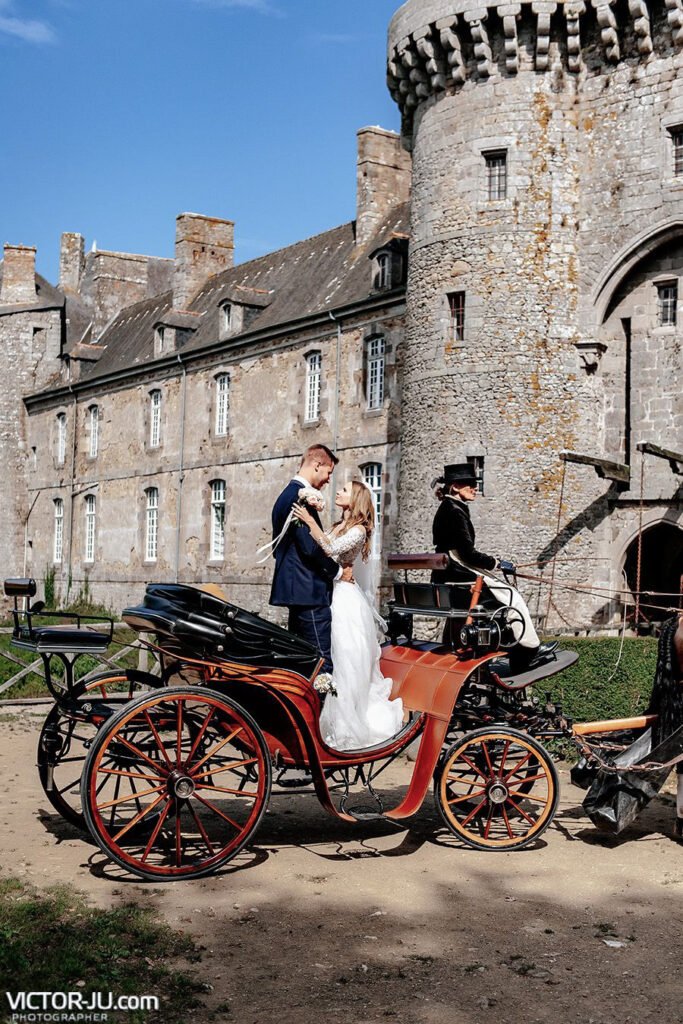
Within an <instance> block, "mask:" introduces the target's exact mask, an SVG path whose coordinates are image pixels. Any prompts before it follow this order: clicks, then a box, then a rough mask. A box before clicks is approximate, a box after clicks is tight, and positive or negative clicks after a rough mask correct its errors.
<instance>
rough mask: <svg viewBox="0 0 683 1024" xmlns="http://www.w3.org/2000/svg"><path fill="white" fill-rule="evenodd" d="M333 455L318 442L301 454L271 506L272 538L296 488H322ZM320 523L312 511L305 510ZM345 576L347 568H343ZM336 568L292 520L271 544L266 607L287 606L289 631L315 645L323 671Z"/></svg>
mask: <svg viewBox="0 0 683 1024" xmlns="http://www.w3.org/2000/svg"><path fill="white" fill-rule="evenodd" d="M338 462H339V459H338V458H337V456H336V455H335V454H334V453H333V452H331V451H330V449H329V448H326V447H325V445H324V444H314V445H311V447H310V448H307V449H306V451H305V452H304V455H303V458H302V461H301V466H300V467H299V472H298V473H297V475H296V476H295V477H294V478H293V479H292V480H291V482H290V483H288V484H287V486H286V487H285V489H284V491H283V492H282V494H281V495H280V497H279V498H278V499H277V501H276V502H275V505H274V506H273V539H275V538H276V537H279V535H280V533H281V532H282V530H283V528H284V525H285V521H286V519H287V516H288V515H289V513H290V511H291V508H292V505H294V503H295V502H296V501H297V499H298V497H299V491H300V490H301V488H302V487H313V488H315V490H322V488H323V487H325V486H326V484H327V483H328V482H329V480H330V477H331V476H332V473H333V471H334V467H335V466H336V465H337V463H338ZM309 511H310V512H311V514H312V515H313V517H314V518H315V519H316V521H317V523H318V525H320V518H319V516H318V513H317V512H316V510H315V509H313V508H311V509H309ZM348 573H349V575H351V574H352V573H351V570H348ZM342 575H343V574H342V572H341V569H340V568H339V566H338V565H337V563H336V562H335V561H333V560H332V559H331V558H328V557H327V555H326V554H325V553H324V552H323V550H322V548H320V547H319V546H318V544H317V543H316V542H315V541H314V540H313V537H312V536H311V533H310V530H307V529H303V528H302V527H301V526H300V525H299V524H298V523H297V522H293V523H292V524H291V525H290V527H289V529H288V530H287V533H286V534H285V536H284V537H283V538H282V540H281V541H280V543H279V544H278V545H277V547H276V548H275V574H274V576H273V586H272V589H271V592H270V603H271V604H272V605H276V606H280V607H285V608H288V609H289V630H290V632H291V633H294V634H295V635H296V636H300V637H301V638H302V639H303V640H307V641H308V642H309V643H310V644H312V645H313V646H314V647H317V648H318V650H319V651H320V653H321V654H322V656H323V658H324V661H325V663H324V665H323V672H331V671H332V657H331V635H330V630H331V624H332V613H331V610H330V602H331V600H332V583H333V582H334V580H335V579H336V578H337V577H338V576H339V577H340V578H341V577H342Z"/></svg>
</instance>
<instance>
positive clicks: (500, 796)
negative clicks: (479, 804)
mask: <svg viewBox="0 0 683 1024" xmlns="http://www.w3.org/2000/svg"><path fill="white" fill-rule="evenodd" d="M507 798H508V791H507V786H504V785H503V783H502V782H494V783H493V785H492V786H491V788H490V789H489V800H490V801H491V803H492V804H504V803H505V801H506V800H507Z"/></svg>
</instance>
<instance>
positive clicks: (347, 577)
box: [340, 565, 356, 583]
mask: <svg viewBox="0 0 683 1024" xmlns="http://www.w3.org/2000/svg"><path fill="white" fill-rule="evenodd" d="M340 580H341V582H342V583H355V582H356V581H355V580H354V578H353V566H351V565H347V566H346V568H345V569H344V570H343V572H342V574H341V576H340Z"/></svg>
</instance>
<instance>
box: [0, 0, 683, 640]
mask: <svg viewBox="0 0 683 1024" xmlns="http://www.w3.org/2000/svg"><path fill="white" fill-rule="evenodd" d="M682 47H683V0H666V2H662V0H657V2H655V0H653V2H652V3H650V4H646V3H645V2H644V0H628V2H626V0H624V2H620V3H614V4H610V3H608V2H603V0H593V2H592V3H585V2H583V0H572V2H567V3H564V4H563V3H555V2H551V0H533V2H531V3H500V4H498V3H489V4H480V5H479V6H476V5H472V2H471V0H409V2H408V3H406V4H404V5H403V6H402V7H401V8H400V9H399V11H398V12H397V14H396V15H395V17H394V19H393V21H392V23H391V26H390V29H389V50H388V84H389V88H390V91H391V93H392V95H393V96H394V98H395V100H396V102H397V103H398V105H399V107H400V110H401V115H402V136H401V139H400V140H399V138H398V137H397V136H396V135H394V134H393V133H391V132H386V131H384V130H383V129H379V128H367V129H363V130H362V131H361V132H359V136H358V139H359V148H358V164H357V186H358V187H357V196H358V209H357V216H356V220H355V221H354V222H353V223H352V224H350V225H343V226H341V227H339V228H334V229H332V230H331V231H329V232H325V233H323V234H322V235H320V236H317V237H316V238H313V239H308V240H305V241H302V242H300V243H297V244H296V245H293V246H290V247H288V248H287V249H285V250H282V251H281V252H279V253H271V254H268V255H267V256H264V257H262V258H260V259H259V260H254V261H251V262H249V263H247V264H243V265H241V266H234V265H233V224H232V222H231V221H228V220H221V219H217V218H212V217H204V216H201V215H198V214H181V215H180V217H179V218H178V221H177V243H176V253H175V259H174V260H173V261H171V260H160V259H156V258H153V257H144V256H135V255H131V254H126V253H108V252H98V251H94V252H89V253H87V254H86V253H85V245H84V240H83V239H82V237H81V236H80V235H78V234H73V233H70V234H65V235H64V236H63V239H62V251H61V260H60V283H59V289H55V288H52V287H51V286H50V285H49V284H48V283H47V282H44V281H42V279H40V278H39V277H38V276H37V275H36V274H35V264H34V260H35V252H34V250H31V249H29V248H25V247H22V246H10V247H6V249H5V261H4V268H3V272H2V284H1V286H0V287H1V290H0V352H1V353H2V355H1V356H0V358H2V360H3V367H4V370H5V375H4V376H5V378H6V379H7V380H9V379H10V377H11V378H12V381H13V385H14V383H15V382H16V386H13V387H12V388H10V387H5V388H4V389H0V428H1V432H0V467H1V468H2V472H3V475H4V478H5V480H6V482H7V487H6V495H7V497H6V499H5V501H4V502H3V503H2V505H1V506H0V525H1V526H2V527H3V530H2V534H0V555H1V557H2V564H3V566H4V568H5V572H6V574H9V573H17V572H22V571H26V572H30V573H32V574H33V575H35V576H37V577H38V578H39V579H44V578H46V577H48V576H49V577H52V575H53V574H54V582H55V586H56V589H57V591H58V593H59V594H60V595H61V597H62V598H66V597H67V596H70V597H71V596H74V595H75V594H77V593H78V592H79V591H80V592H84V591H87V592H88V594H89V595H90V596H92V597H93V598H95V599H96V600H100V601H104V602H105V603H107V604H109V605H110V606H111V607H113V608H119V607H121V606H122V605H124V604H125V603H126V602H128V601H130V600H132V599H136V598H138V597H139V596H140V594H141V592H142V588H143V586H144V583H145V582H146V581H148V580H174V579H175V580H180V581H183V582H189V583H197V582H201V581H214V582H222V583H223V584H225V585H226V586H227V588H228V591H229V593H230V594H231V596H232V597H233V598H234V599H235V600H237V601H238V602H241V603H243V604H244V605H245V606H246V607H249V608H253V609H256V610H265V608H266V604H267V595H268V589H269V582H270V574H271V569H270V565H269V564H266V565H263V566H259V565H257V564H256V560H255V551H256V548H257V547H258V546H259V545H260V544H263V543H264V542H265V541H266V540H268V539H269V511H270V506H271V504H272V502H273V500H274V498H275V497H276V495H277V493H278V492H279V490H280V489H281V487H282V486H283V485H284V484H285V483H286V482H287V480H288V479H289V477H290V475H291V473H292V472H294V471H295V470H296V468H297V460H298V455H299V453H300V452H301V451H302V449H304V448H305V447H306V446H307V445H308V444H309V443H311V442H312V441H313V440H322V441H324V442H325V443H328V444H330V445H333V446H334V447H336V448H337V451H338V452H339V454H340V455H341V459H342V462H341V465H340V468H339V471H338V473H337V483H339V482H341V481H342V479H344V478H345V477H346V476H348V475H352V474H353V475H356V474H359V473H360V474H365V475H366V476H367V477H368V479H370V480H372V481H374V484H375V486H377V487H378V495H377V498H378V502H379V505H380V507H381V511H382V530H381V548H382V550H383V551H384V552H385V553H386V552H388V551H390V550H397V549H402V550H426V549H429V547H430V542H431V535H430V524H431V519H432V516H433V514H434V511H435V502H434V499H433V496H432V494H431V490H430V481H431V479H432V478H433V477H434V476H436V475H437V473H438V472H439V471H440V469H441V467H442V466H443V464H444V463H447V462H453V461H461V460H464V459H466V458H470V459H473V460H476V461H477V463H478V465H479V468H480V469H481V470H483V479H484V496H483V497H482V498H480V499H479V501H478V503H477V505H476V507H475V511H474V515H475V519H476V524H477V532H478V540H479V541H480V546H481V547H482V548H483V549H484V550H489V551H492V552H493V553H496V554H498V555H499V556H503V557H510V558H512V559H513V560H515V561H517V562H520V563H523V564H525V565H526V566H527V567H528V569H529V571H530V572H531V573H532V574H534V575H539V574H543V576H544V578H545V580H546V582H547V580H548V578H549V576H550V575H552V576H553V577H554V587H553V595H552V598H553V599H552V602H551V601H549V592H548V589H547V587H545V586H544V587H538V588H537V587H536V586H535V585H531V584H529V585H527V586H526V591H525V592H526V594H527V597H528V598H529V601H530V605H531V608H532V611H533V612H535V613H536V614H537V615H538V618H539V619H540V620H541V621H543V620H545V619H546V617H547V616H549V618H548V622H549V625H551V626H553V627H564V628H583V627H605V626H614V625H616V624H617V622H618V620H619V616H620V614H621V603H620V602H619V601H617V600H614V599H613V598H612V597H611V596H610V595H611V594H612V593H613V592H614V591H615V590H618V589H623V588H624V586H626V584H625V583H624V582H623V578H622V572H625V573H626V579H627V584H628V586H630V587H631V589H632V588H633V586H634V564H635V562H634V557H635V556H634V551H635V550H636V547H637V543H636V538H637V536H638V532H639V527H640V525H641V523H642V526H643V529H644V530H645V531H646V532H645V534H644V537H645V538H647V543H646V544H645V545H644V549H643V550H644V551H645V555H646V557H645V562H646V563H647V564H644V565H643V580H644V581H645V583H643V586H645V585H647V586H651V588H652V589H662V587H663V585H664V584H663V581H665V582H666V587H667V589H668V588H669V587H671V588H672V590H675V588H676V587H677V586H678V583H677V579H678V577H677V575H676V574H677V573H678V575H680V574H681V573H683V500H682V495H683V487H682V483H683V476H682V475H681V472H682V471H683V464H681V463H679V462H677V461H676V460H675V459H674V460H671V459H668V460H667V459H662V458H656V457H654V456H653V455H651V454H648V455H644V456H641V454H640V453H639V452H638V449H637V444H638V442H649V443H650V444H651V445H658V446H660V447H661V448H664V449H667V450H672V451H674V452H680V451H681V450H682V449H683V389H682V387H681V385H682V381H681V374H682V370H681V336H682V332H683V326H682V325H681V317H682V316H683V311H682V312H679V308H680V304H679V301H678V300H679V295H680V278H681V274H682V273H683V72H682V66H683V52H682V49H681V48H682ZM401 143H402V145H401ZM408 204H410V205H408ZM406 267H407V281H406ZM378 351H380V352H382V353H383V355H382V357H381V358H383V360H384V362H383V370H382V382H383V387H384V392H383V395H381V396H380V399H379V401H377V402H375V404H374V406H373V402H372V400H371V392H370V383H369V362H368V360H369V359H370V358H371V354H372V353H375V356H374V357H375V358H376V357H377V352H378ZM316 366H319V367H320V378H319V385H320V393H319V400H317V415H315V416H314V417H313V418H312V419H309V418H308V417H307V408H308V402H309V398H310V394H311V391H310V389H311V386H312V385H311V378H310V372H311V367H313V368H314V372H315V367H316ZM221 389H222V390H221ZM375 397H376V395H375ZM155 403H156V404H155ZM221 403H222V404H221ZM219 406H220V408H219ZM226 417H227V419H226ZM226 423H227V428H226V429H223V428H224V427H225V424H226ZM220 424H222V426H220V427H219V425H220ZM563 451H569V452H573V453H576V454H577V455H579V456H580V457H582V458H589V459H590V458H592V459H594V460H595V459H597V460H600V461H598V463H597V469H598V470H599V471H600V473H603V474H604V473H605V472H606V473H607V475H606V476H600V475H599V474H598V472H597V471H596V468H595V467H594V466H593V465H586V464H577V463H575V462H571V461H569V462H563V461H562V460H561V459H560V453H561V452H563ZM614 465H616V467H617V470H616V471H614V470H613V469H610V466H614ZM641 470H642V472H641ZM615 472H616V476H615ZM610 473H611V474H612V476H610ZM641 479H642V496H641ZM561 493H562V495H563V502H562V505H561V507H560V503H559V502H560V494H561ZM216 494H218V495H219V499H220V500H223V501H224V504H223V505H222V507H223V508H224V510H225V526H224V531H223V535H224V550H223V553H222V554H221V555H220V557H215V555H216V521H217V520H216V509H215V496H216ZM221 495H223V496H224V498H223V499H221V498H220V496H221ZM150 496H151V497H150ZM220 500H219V503H220ZM150 502H151V503H152V505H151V509H152V511H151V513H150ZM155 502H156V504H154V503H155ZM150 516H151V518H150ZM93 517H94V518H93ZM58 519H59V520H60V525H59V530H60V531H61V533H60V537H61V545H60V550H59V552H58V553H59V558H56V540H55V538H56V535H57V533H56V531H57V530H58V526H57V520H58ZM150 522H152V523H153V524H154V529H155V530H156V545H155V546H154V557H153V558H150V557H147V556H148V553H149V552H148V547H149V529H150ZM88 536H90V539H91V541H92V542H93V543H94V547H93V549H92V550H90V551H88ZM212 554H213V555H214V557H212ZM86 555H88V556H89V557H86ZM388 582H389V577H388V576H385V583H388ZM574 584H576V585H578V589H565V587H566V588H569V587H571V586H572V585H574ZM595 588H602V589H598V590H595ZM589 589H590V590H592V592H591V593H587V592H585V591H588V590H589ZM671 600H672V603H675V594H673V595H672V598H671Z"/></svg>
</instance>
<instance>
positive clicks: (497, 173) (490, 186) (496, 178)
mask: <svg viewBox="0 0 683 1024" xmlns="http://www.w3.org/2000/svg"><path fill="white" fill-rule="evenodd" d="M483 156H484V162H485V164H486V187H487V192H488V197H489V200H491V201H493V200H497V199H507V194H508V167H507V164H508V156H507V151H506V150H504V149H497V150H494V151H493V152H491V153H484V154H483Z"/></svg>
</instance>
